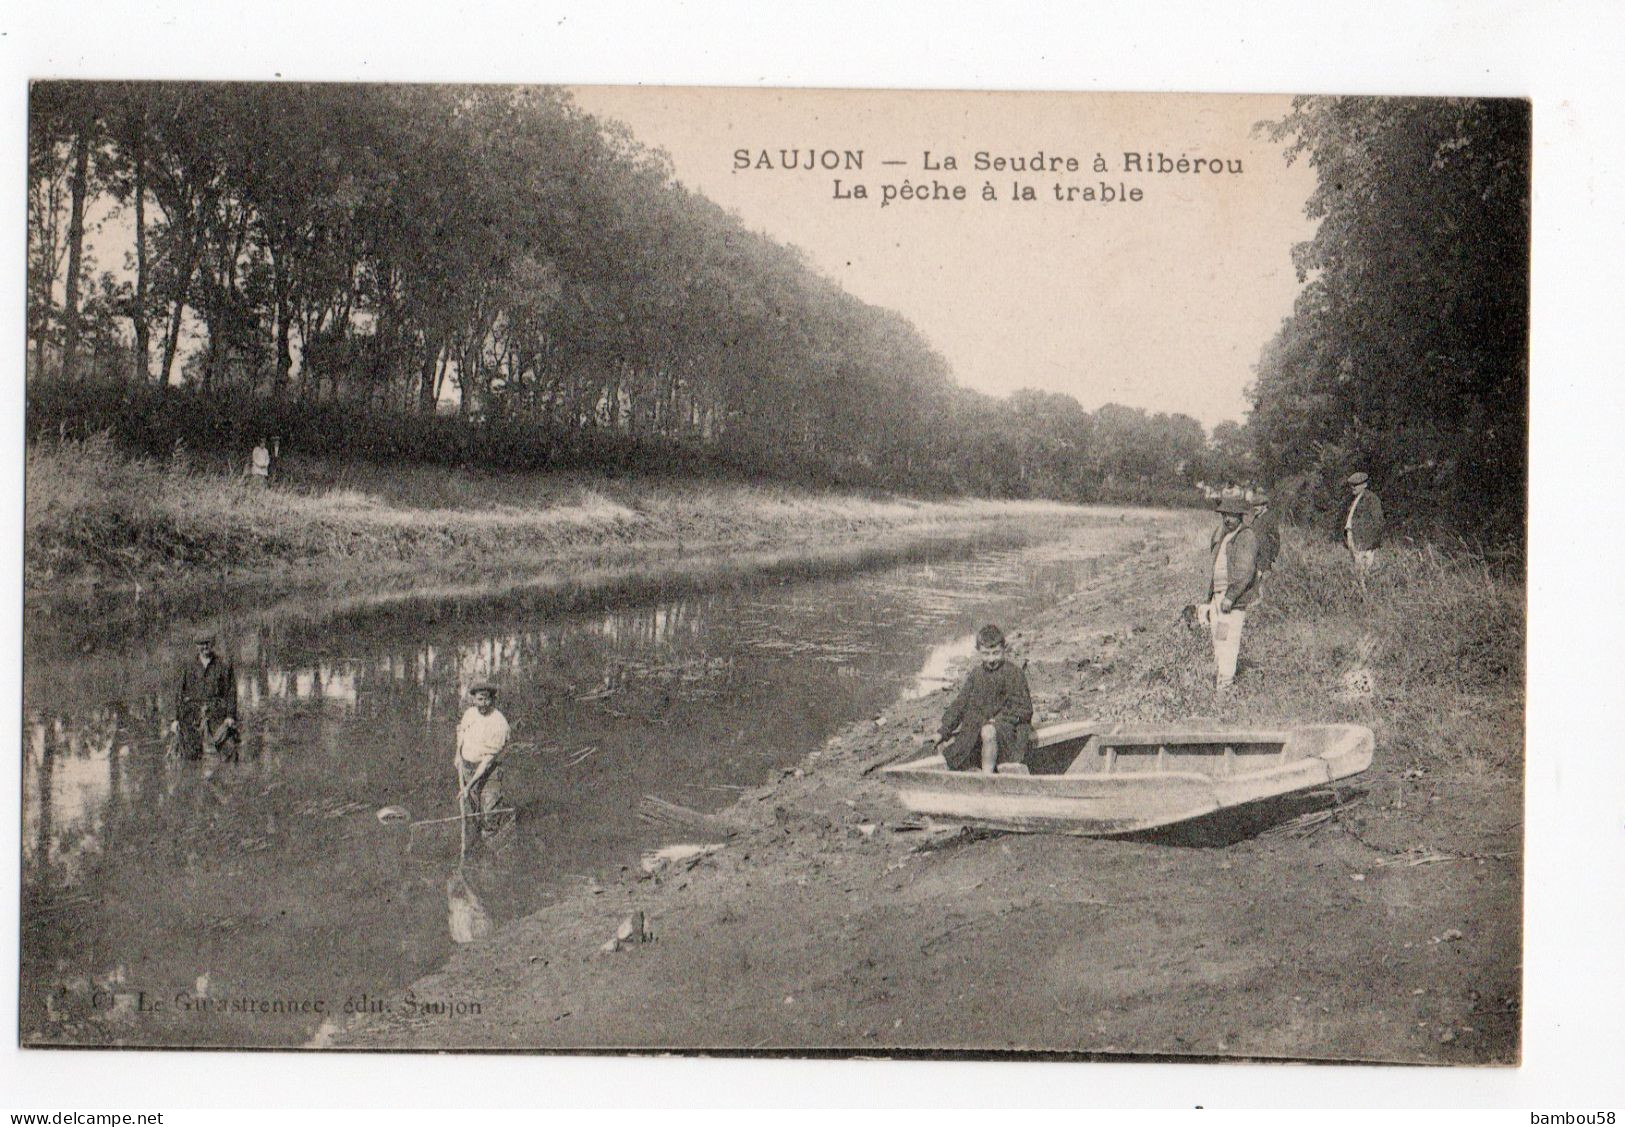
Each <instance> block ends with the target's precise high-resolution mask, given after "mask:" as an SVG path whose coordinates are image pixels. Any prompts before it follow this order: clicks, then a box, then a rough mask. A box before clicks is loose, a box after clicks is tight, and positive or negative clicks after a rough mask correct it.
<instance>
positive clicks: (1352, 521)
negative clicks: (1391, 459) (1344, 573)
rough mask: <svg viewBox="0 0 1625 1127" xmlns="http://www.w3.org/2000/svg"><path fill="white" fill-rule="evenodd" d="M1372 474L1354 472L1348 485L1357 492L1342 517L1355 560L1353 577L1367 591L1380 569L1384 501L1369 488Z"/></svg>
mask: <svg viewBox="0 0 1625 1127" xmlns="http://www.w3.org/2000/svg"><path fill="white" fill-rule="evenodd" d="M1370 481H1371V478H1370V475H1368V474H1365V473H1351V474H1349V476H1348V485H1349V488H1350V489H1351V490H1353V491H1354V498H1353V500H1351V501H1350V502H1349V509H1348V512H1347V513H1346V514H1344V516H1343V542H1344V543H1346V544H1347V545H1348V548H1349V555H1350V556H1352V557H1353V559H1354V578H1355V580H1356V581H1357V582H1358V583H1359V584H1360V590H1362V591H1364V590H1365V581H1366V579H1367V577H1369V576H1370V574H1371V573H1372V571H1374V570H1375V569H1376V566H1377V549H1378V548H1380V547H1382V498H1380V497H1378V496H1377V495H1376V493H1374V492H1373V491H1372V489H1371V486H1370V484H1369V483H1370Z"/></svg>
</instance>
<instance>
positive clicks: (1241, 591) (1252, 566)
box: [1203, 496, 1258, 693]
mask: <svg viewBox="0 0 1625 1127" xmlns="http://www.w3.org/2000/svg"><path fill="white" fill-rule="evenodd" d="M1246 512H1247V503H1246V502H1245V501H1243V500H1242V499H1241V498H1240V497H1238V496H1228V497H1223V498H1221V499H1220V500H1219V513H1220V518H1221V523H1220V525H1219V527H1218V528H1216V529H1214V530H1213V538H1212V540H1211V541H1210V543H1209V548H1210V550H1211V552H1212V556H1213V559H1212V568H1213V570H1212V579H1211V581H1210V583H1209V587H1208V604H1207V608H1206V613H1205V614H1204V615H1203V617H1204V618H1205V619H1206V620H1207V626H1208V630H1209V631H1210V632H1211V633H1212V635H1213V670H1214V678H1213V685H1214V689H1215V690H1216V691H1217V692H1219V693H1225V692H1227V691H1229V689H1230V685H1231V683H1232V682H1234V681H1235V679H1236V660H1237V658H1238V657H1240V655H1241V628H1242V627H1243V626H1244V625H1245V624H1246V622H1247V609H1246V608H1247V607H1248V606H1250V605H1251V604H1252V602H1253V600H1254V599H1256V598H1257V597H1258V570H1257V559H1258V540H1257V537H1256V536H1255V535H1254V534H1253V530H1252V529H1251V528H1250V527H1248V526H1247V525H1244V524H1243V523H1242V517H1243V516H1244V515H1245V514H1246Z"/></svg>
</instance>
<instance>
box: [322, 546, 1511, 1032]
mask: <svg viewBox="0 0 1625 1127" xmlns="http://www.w3.org/2000/svg"><path fill="white" fill-rule="evenodd" d="M1208 525H1209V521H1208V519H1205V518H1203V519H1198V518H1193V519H1191V520H1188V521H1187V520H1183V519H1181V520H1176V521H1169V522H1165V523H1162V524H1160V525H1158V526H1156V527H1154V528H1151V529H1149V530H1148V533H1147V536H1146V538H1145V540H1144V541H1143V542H1142V543H1140V544H1139V545H1138V546H1137V550H1136V551H1134V552H1132V553H1131V554H1129V555H1127V556H1123V557H1119V558H1118V559H1117V560H1116V561H1115V563H1113V564H1112V565H1111V566H1109V567H1107V568H1105V569H1102V570H1101V571H1100V572H1099V573H1098V574H1097V575H1095V576H1093V577H1091V578H1087V579H1085V580H1084V581H1083V582H1082V583H1081V585H1080V586H1079V588H1078V589H1077V591H1076V592H1075V593H1074V594H1073V595H1071V596H1070V597H1067V598H1065V599H1064V600H1062V601H1061V602H1059V603H1058V604H1057V605H1055V606H1054V607H1052V608H1050V609H1049V610H1048V611H1046V612H1044V613H1042V614H1040V615H1037V616H1034V618H1033V619H1032V620H1030V621H1026V622H1012V623H1005V624H1004V625H1005V626H1006V627H1007V629H1011V630H1013V631H1016V632H1018V633H1019V641H1020V645H1021V652H1022V653H1023V655H1024V656H1025V658H1026V660H1027V672H1028V677H1029V680H1030V681H1031V684H1032V688H1033V695H1034V701H1035V704H1036V706H1037V708H1038V711H1039V718H1040V721H1041V722H1042V721H1048V720H1059V719H1083V718H1100V719H1107V720H1152V719H1172V718H1185V717H1202V716H1205V717H1212V718H1219V719H1222V720H1223V721H1225V722H1229V723H1237V724H1245V723H1251V722H1270V723H1273V722H1278V721H1283V720H1287V721H1292V722H1315V721H1352V722H1356V723H1362V724H1366V725H1369V726H1370V727H1372V728H1373V730H1374V731H1375V733H1376V737H1377V751H1376V757H1375V760H1374V762H1373V765H1372V767H1371V769H1370V770H1368V771H1367V772H1365V773H1364V774H1362V775H1360V776H1357V777H1355V778H1352V779H1350V780H1347V781H1346V782H1345V783H1344V784H1343V785H1342V786H1341V787H1340V788H1339V794H1338V796H1337V799H1336V805H1333V804H1332V803H1333V801H1334V800H1333V798H1332V796H1331V795H1330V794H1329V793H1323V794H1321V795H1319V796H1318V797H1316V796H1301V795H1300V796H1296V797H1294V798H1291V799H1282V800H1278V801H1272V802H1269V803H1261V804H1256V805H1255V806H1254V807H1251V808H1247V809H1246V810H1244V811H1240V812H1237V814H1236V815H1234V816H1232V815H1221V816H1218V817H1216V818H1214V819H1209V820H1204V821H1203V822H1199V823H1190V824H1188V825H1186V826H1183V827H1179V828H1175V829H1172V830H1167V831H1160V832H1158V833H1154V834H1146V835H1138V836H1136V837H1134V838H1132V839H1118V840H1093V839H1083V838H1068V837H1057V836H1047V835H1008V834H1001V835H963V836H953V835H951V834H949V835H944V834H941V833H932V832H930V831H927V832H925V833H921V832H920V831H918V830H917V829H915V828H912V824H913V821H914V820H913V819H911V818H910V817H908V816H907V815H906V814H905V813H904V812H903V811H902V810H901V809H900V808H899V807H898V806H897V804H896V802H895V800H894V798H893V796H892V794H891V792H890V791H889V789H888V788H887V787H886V786H885V785H884V784H883V783H881V782H880V781H878V780H877V777H876V776H875V775H874V774H873V773H872V772H871V770H870V769H872V768H873V767H875V766H876V765H879V764H881V763H884V762H887V761H889V760H893V759H897V758H901V757H903V756H907V755H910V754H918V753H919V748H920V741H921V739H922V737H923V736H924V735H926V734H927V733H929V732H930V731H933V730H934V728H935V724H936V720H937V716H938V714H939V713H940V711H941V709H942V707H943V704H944V698H943V697H942V696H941V695H940V694H937V695H933V696H932V697H929V698H926V699H920V700H900V701H899V702H898V703H897V704H895V705H894V706H893V707H892V708H890V709H888V710H887V711H886V712H885V713H883V714H882V715H881V716H879V717H877V718H875V719H873V720H869V719H865V720H862V721H859V722H856V723H854V724H852V725H849V726H848V727H847V728H845V729H844V730H842V731H841V732H839V733H837V734H836V735H835V737H834V738H832V739H830V740H829V741H828V743H827V744H826V745H825V746H824V747H823V748H822V749H820V750H819V751H817V752H815V753H813V755H812V756H810V757H809V758H808V759H807V760H806V761H805V762H804V763H803V765H802V768H801V769H800V770H798V771H796V772H794V773H793V774H791V775H787V776H785V777H783V778H781V779H779V780H777V781H775V782H773V783H770V784H764V785H763V786H761V787H759V788H757V789H755V790H752V791H749V792H746V793H745V794H744V795H743V796H742V797H741V799H740V800H739V801H738V802H737V803H736V804H735V805H733V806H732V807H731V808H730V809H729V810H728V811H726V813H725V815H724V817H725V818H726V819H727V820H728V821H729V822H730V823H731V824H732V826H733V828H734V833H733V836H732V837H731V838H730V839H729V840H728V842H727V845H726V847H725V848H723V849H722V850H721V851H720V852H717V853H715V854H712V855H709V856H707V857H704V858H702V859H700V860H698V861H697V862H695V863H693V864H691V865H688V866H686V867H679V868H677V869H675V870H672V871H657V872H655V873H653V874H639V873H632V874H626V875H623V876H622V878H621V879H620V880H619V881H618V882H616V883H614V884H612V885H611V886H609V887H603V888H600V887H597V886H594V887H591V888H589V889H586V890H584V891H582V892H581V893H580V894H579V895H571V896H568V897H566V898H565V899H564V900H563V901H562V902H560V903H558V904H556V905H553V906H551V907H549V908H546V909H544V910H543V911H541V912H538V913H536V914H534V915H532V916H530V917H527V918H525V919H522V920H517V921H514V922H513V923H512V924H510V925H509V926H508V927H506V928H503V929H500V930H499V931H498V932H497V933H496V934H495V935H493V936H492V937H491V939H490V940H488V941H485V942H481V943H476V944H472V945H470V946H468V947H466V948H464V949H463V950H461V951H459V952H458V954H457V955H456V956H455V957H454V958H453V959H452V961H451V962H450V963H449V965H448V966H447V967H446V968H445V969H444V970H443V971H441V972H440V973H438V974H435V975H432V976H429V977H427V978H424V979H421V980H419V981H418V982H416V983H414V984H413V987H412V989H413V991H414V993H415V995H416V996H417V997H418V998H419V999H422V998H425V997H428V998H434V999H437V1000H450V1001H455V1000H464V1001H480V1002H482V1003H483V1006H484V1009H483V1012H482V1015H481V1017H480V1019H479V1020H478V1021H474V1022H465V1023H457V1024H455V1025H451V1026H448V1025H446V1024H444V1023H439V1024H435V1025H433V1026H427V1025H424V1024H422V1023H416V1024H414V1023H413V1022H411V1021H409V1020H404V1019H401V1018H399V1017H372V1018H365V1019H358V1020H356V1021H355V1022H353V1023H352V1024H351V1025H350V1027H349V1028H347V1029H344V1030H335V1031H333V1033H334V1040H335V1042H336V1043H340V1044H348V1045H365V1046H374V1047H382V1046H415V1047H454V1046H491V1047H496V1046H500V1047H583V1046H620V1047H636V1048H651V1049H656V1048H669V1047H687V1048H690V1049H695V1048H724V1049H746V1050H749V1049H755V1050H759V1051H772V1050H781V1051H798V1050H799V1051H822V1050H830V1049H836V1050H844V1051H857V1052H864V1053H880V1054H913V1053H924V1052H931V1051H935V1050H943V1049H947V1050H953V1049H964V1050H972V1051H987V1050H995V1051H996V1050H1001V1049H1015V1048H1022V1049H1031V1050H1042V1051H1050V1052H1065V1053H1084V1054H1096V1053H1099V1054H1104V1055H1109V1056H1115V1055H1118V1054H1152V1055H1174V1056H1195V1057H1206V1056H1227V1057H1228V1056H1242V1057H1255V1058H1273V1057H1300V1058H1302V1057H1308V1058H1316V1059H1333V1060H1350V1059H1352V1060H1368V1061H1370V1060H1383V1061H1409V1062H1435V1063H1444V1062H1455V1063H1468V1062H1478V1063H1487V1062H1506V1061H1512V1060H1516V1059H1517V1055H1518V1051H1519V1048H1518V1047H1519V1041H1520V1033H1519V1020H1520V1018H1519V1014H1520V1007H1521V986H1520V973H1519V964H1520V962H1521V942H1522V937H1521V927H1520V918H1521V871H1522V859H1521V830H1522V785H1521V783H1522V736H1523V725H1522V704H1523V675H1522V674H1523V658H1522V653H1523V628H1524V619H1523V590H1522V586H1521V584H1520V583H1518V582H1516V581H1511V580H1506V579H1501V578H1497V577H1496V576H1494V575H1492V574H1491V573H1489V572H1488V571H1486V570H1485V569H1484V567H1483V566H1482V564H1480V563H1478V562H1476V561H1474V560H1471V559H1466V558H1456V559H1448V558H1445V557H1442V556H1440V555H1439V554H1437V553H1436V552H1431V551H1428V550H1426V549H1422V550H1413V549H1405V548H1395V549H1393V550H1391V551H1388V552H1386V553H1385V567H1384V570H1383V571H1382V572H1381V573H1380V574H1379V576H1378V577H1377V578H1376V579H1375V580H1374V581H1373V583H1372V585H1371V589H1370V590H1369V591H1368V592H1365V593H1363V594H1362V593H1361V592H1360V591H1359V590H1358V589H1357V588H1356V587H1355V586H1354V584H1353V583H1352V581H1351V579H1350V577H1349V569H1348V561H1347V559H1346V557H1345V556H1344V554H1343V553H1342V552H1340V551H1339V550H1338V549H1337V547H1336V546H1335V545H1334V544H1329V543H1321V542H1313V541H1309V540H1306V539H1304V538H1303V537H1302V536H1300V535H1299V534H1298V533H1296V532H1295V531H1293V530H1288V532H1287V535H1286V543H1285V547H1284V555H1283V558H1282V559H1281V560H1280V561H1279V563H1278V565H1277V570H1276V574H1275V577H1274V579H1273V581H1272V584H1271V587H1270V589H1269V592H1268V601H1267V602H1266V603H1265V604H1264V606H1263V607H1262V608H1260V609H1258V610H1256V611H1255V612H1254V613H1252V614H1251V615H1250V616H1249V621H1248V625H1247V633H1246V636H1245V639H1244V642H1243V647H1242V657H1243V667H1242V672H1241V675H1240V677H1239V678H1238V681H1237V683H1236V688H1235V690H1234V692H1233V694H1232V695H1231V696H1229V697H1228V698H1227V699H1225V700H1224V701H1222V702H1221V701H1216V700H1215V697H1214V693H1213V689H1212V664H1211V660H1212V659H1211V652H1210V648H1209V646H1208V643H1207V639H1206V637H1205V636H1204V635H1201V634H1193V633H1190V632H1188V631H1187V630H1186V629H1185V628H1184V626H1183V625H1181V624H1180V622H1179V609H1180V606H1181V605H1182V604H1183V603H1185V602H1187V601H1189V600H1190V598H1191V597H1192V596H1194V595H1195V594H1196V592H1197V591H1198V590H1199V589H1200V587H1201V585H1202V581H1203V577H1204V575H1205V574H1206V568H1207V555H1206V538H1207V530H1208ZM529 785H531V786H532V787H534V788H536V793H538V794H541V793H544V792H545V788H546V780H545V779H535V780H530V781H529ZM517 801H518V802H519V804H520V806H521V808H523V807H524V804H525V802H526V801H527V799H526V798H525V797H524V795H523V794H522V793H521V794H520V797H519V798H518V799H517ZM630 911H640V912H643V913H644V915H645V918H646V920H648V921H649V922H650V926H651V927H652V929H653V931H654V934H655V936H656V939H657V942H655V943H653V944H647V945H641V946H636V947H634V948H633V949H631V950H627V951H622V952H618V953H613V954H605V953H601V952H600V951H599V947H600V945H602V944H603V943H604V941H605V939H606V937H608V936H610V935H612V934H613V933H614V931H615V928H616V926H617V924H618V923H619V922H620V921H621V920H622V919H623V918H624V917H625V916H626V914H627V913H628V912H630Z"/></svg>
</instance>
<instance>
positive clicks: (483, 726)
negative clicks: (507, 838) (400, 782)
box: [452, 681, 508, 837]
mask: <svg viewBox="0 0 1625 1127" xmlns="http://www.w3.org/2000/svg"><path fill="white" fill-rule="evenodd" d="M468 694H469V696H471V697H473V698H474V704H473V706H472V707H470V708H469V709H468V711H466V712H464V713H463V718H462V720H460V721H459V722H458V724H457V752H456V754H455V755H454V756H453V758H452V762H453V764H454V765H455V766H456V768H457V786H458V790H457V808H458V813H460V814H462V815H464V816H465V817H466V816H468V815H476V816H477V817H478V820H479V825H480V834H481V836H483V837H490V836H492V835H493V834H495V833H496V832H497V831H498V830H500V829H501V828H502V827H501V825H500V824H499V823H498V821H497V819H496V818H495V817H493V816H492V812H493V811H494V810H496V809H498V808H499V807H500V806H501V805H502V775H501V758H502V753H503V752H504V751H505V750H506V749H507V747H508V719H507V717H505V716H503V715H502V713H500V712H498V711H497V707H496V701H497V687H496V686H495V685H493V684H492V683H491V682H489V681H476V682H474V683H473V684H472V685H470V686H469V687H468Z"/></svg>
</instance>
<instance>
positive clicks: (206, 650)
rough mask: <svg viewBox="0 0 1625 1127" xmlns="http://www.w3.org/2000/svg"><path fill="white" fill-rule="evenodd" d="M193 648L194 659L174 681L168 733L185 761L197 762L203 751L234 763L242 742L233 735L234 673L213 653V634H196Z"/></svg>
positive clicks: (235, 716) (223, 659) (183, 666)
mask: <svg viewBox="0 0 1625 1127" xmlns="http://www.w3.org/2000/svg"><path fill="white" fill-rule="evenodd" d="M196 645H197V656H196V657H195V658H194V659H193V660H191V661H188V662H186V663H185V664H183V665H182V666H181V671H180V675H179V676H178V677H177V678H176V679H175V682H176V683H175V719H174V720H173V721H171V722H170V725H169V730H170V733H171V734H173V735H174V736H175V737H176V738H177V739H178V740H179V742H180V748H181V753H182V754H183V755H185V756H186V758H188V759H198V758H201V757H202V755H203V751H204V749H205V748H208V749H210V750H213V751H218V752H221V753H222V754H223V755H225V756H226V757H227V758H229V759H235V758H236V757H237V751H236V748H237V744H238V743H239V742H240V741H241V739H242V737H241V736H240V735H239V734H238V731H237V671H236V670H235V669H233V668H232V665H231V662H230V661H228V660H226V659H225V658H222V657H221V656H220V655H219V654H217V653H215V652H214V635H213V634H209V633H200V634H198V635H197V637H196ZM228 748H229V749H230V750H229V751H228V750H227V749H228Z"/></svg>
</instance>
